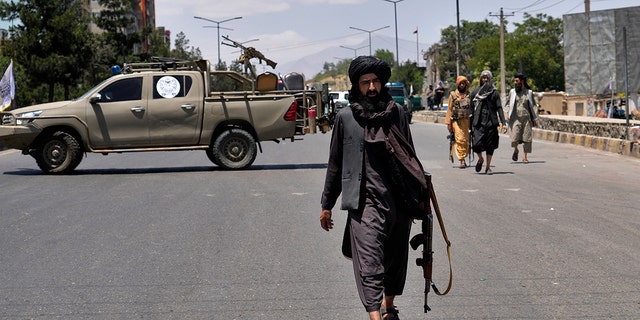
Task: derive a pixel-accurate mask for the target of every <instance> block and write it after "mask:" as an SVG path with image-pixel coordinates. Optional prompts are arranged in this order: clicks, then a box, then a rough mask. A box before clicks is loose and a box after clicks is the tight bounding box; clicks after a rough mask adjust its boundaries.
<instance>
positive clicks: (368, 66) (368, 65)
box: [349, 56, 391, 86]
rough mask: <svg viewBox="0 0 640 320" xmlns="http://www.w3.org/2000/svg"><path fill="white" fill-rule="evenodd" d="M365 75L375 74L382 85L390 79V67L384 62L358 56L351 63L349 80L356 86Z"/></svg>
mask: <svg viewBox="0 0 640 320" xmlns="http://www.w3.org/2000/svg"><path fill="white" fill-rule="evenodd" d="M367 73H375V74H376V75H377V76H378V79H380V82H382V85H384V84H385V83H387V82H388V81H389V78H390V77H391V67H389V64H387V63H386V62H384V61H382V60H380V59H378V58H375V57H371V56H359V57H357V58H355V59H353V61H351V65H350V66H349V80H351V84H352V85H355V86H357V85H358V81H359V80H360V77H361V76H362V75H365V74H367Z"/></svg>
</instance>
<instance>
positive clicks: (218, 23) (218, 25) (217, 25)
mask: <svg viewBox="0 0 640 320" xmlns="http://www.w3.org/2000/svg"><path fill="white" fill-rule="evenodd" d="M194 18H195V19H200V20H204V21H209V22H213V23H215V24H216V26H215V27H211V28H216V29H218V64H220V62H222V61H221V60H220V28H221V27H220V24H222V23H225V22H227V21H231V20H237V19H242V17H234V18H229V19H226V20H222V21H215V20H211V19H207V18H203V17H197V16H194ZM205 28H206V26H205ZM222 29H226V30H233V29H229V28H222Z"/></svg>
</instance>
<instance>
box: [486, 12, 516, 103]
mask: <svg viewBox="0 0 640 320" xmlns="http://www.w3.org/2000/svg"><path fill="white" fill-rule="evenodd" d="M489 15H490V16H494V17H496V16H497V15H495V14H491V13H489ZM508 16H509V17H511V16H513V13H511V14H510V15H508ZM499 17H500V99H501V100H502V104H503V105H504V102H505V100H506V99H507V89H506V86H507V85H506V81H505V77H504V73H505V70H504V69H505V66H504V17H505V15H504V12H503V11H502V8H500V15H499Z"/></svg>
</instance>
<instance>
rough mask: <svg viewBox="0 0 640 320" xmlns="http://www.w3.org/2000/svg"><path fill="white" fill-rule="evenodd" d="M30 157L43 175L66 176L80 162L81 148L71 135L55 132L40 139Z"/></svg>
mask: <svg viewBox="0 0 640 320" xmlns="http://www.w3.org/2000/svg"><path fill="white" fill-rule="evenodd" d="M31 155H32V156H33V157H34V158H35V159H36V163H37V164H38V167H39V168H40V170H42V171H43V172H44V173H47V174H68V173H71V172H72V171H73V170H74V169H75V168H76V167H77V166H78V165H79V164H80V161H82V147H81V146H80V144H79V143H78V140H76V138H75V137H74V136H73V135H71V134H69V133H66V132H64V131H56V132H55V133H54V134H52V135H50V136H47V137H44V138H42V139H41V140H40V141H39V143H38V144H37V147H36V148H35V150H34V151H32V154H31Z"/></svg>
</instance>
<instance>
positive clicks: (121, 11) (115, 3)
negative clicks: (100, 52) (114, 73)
mask: <svg viewBox="0 0 640 320" xmlns="http://www.w3.org/2000/svg"><path fill="white" fill-rule="evenodd" d="M98 3H99V4H100V5H101V6H103V7H104V9H103V10H102V11H101V12H100V15H99V16H97V17H96V18H95V23H96V25H97V26H98V28H100V29H102V31H103V32H102V33H101V36H100V40H101V42H102V45H101V46H104V47H105V48H109V49H111V50H114V53H113V54H106V55H104V56H103V57H105V58H112V60H109V61H100V62H101V63H103V64H105V65H107V66H111V65H114V64H118V63H119V62H121V61H126V60H131V59H130V58H129V57H130V56H131V55H133V53H134V46H135V45H136V44H139V43H140V42H141V39H142V34H141V32H133V31H132V30H135V29H136V28H135V22H136V21H135V18H134V17H133V16H132V15H131V1H130V0H99V1H98Z"/></svg>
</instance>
